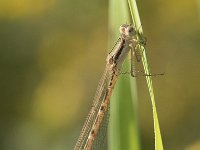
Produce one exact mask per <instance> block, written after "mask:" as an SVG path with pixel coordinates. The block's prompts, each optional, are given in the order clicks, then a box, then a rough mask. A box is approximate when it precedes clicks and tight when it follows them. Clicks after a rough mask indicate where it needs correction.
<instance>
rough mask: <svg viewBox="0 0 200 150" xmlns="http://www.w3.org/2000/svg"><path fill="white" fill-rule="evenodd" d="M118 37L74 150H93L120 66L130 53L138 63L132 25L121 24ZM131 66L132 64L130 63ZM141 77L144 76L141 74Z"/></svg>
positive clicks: (138, 54) (135, 34)
mask: <svg viewBox="0 0 200 150" xmlns="http://www.w3.org/2000/svg"><path fill="white" fill-rule="evenodd" d="M119 30H120V37H119V39H118V41H117V42H116V44H115V45H114V47H113V49H112V51H111V52H110V53H109V54H108V56H107V59H106V68H105V70H104V73H103V76H102V78H101V80H100V82H99V85H98V88H97V91H96V94H95V97H94V101H93V104H92V108H91V110H90V112H89V114H88V117H87V119H86V121H85V124H84V126H83V128H82V131H81V134H80V136H79V138H78V141H77V143H76V145H75V148H74V150H82V149H84V150H90V149H94V147H93V145H94V142H95V140H96V138H97V136H98V134H99V130H100V128H101V126H102V122H103V119H105V114H106V113H107V111H108V108H109V102H110V98H111V95H112V91H113V88H114V86H115V83H116V81H117V78H118V76H119V75H120V73H121V72H120V70H121V67H122V64H123V62H124V60H125V58H126V57H127V55H128V53H129V52H130V51H131V56H132V57H131V59H132V60H134V58H136V59H135V60H136V61H137V62H140V59H141V55H140V52H139V51H138V49H137V47H138V44H140V43H139V42H138V40H137V32H136V30H135V28H134V27H133V26H132V25H128V24H123V25H121V26H120V29H119ZM131 64H132V63H131ZM137 72H138V71H137V70H136V69H135V67H134V66H132V67H131V75H132V76H137ZM143 75H145V74H144V73H143Z"/></svg>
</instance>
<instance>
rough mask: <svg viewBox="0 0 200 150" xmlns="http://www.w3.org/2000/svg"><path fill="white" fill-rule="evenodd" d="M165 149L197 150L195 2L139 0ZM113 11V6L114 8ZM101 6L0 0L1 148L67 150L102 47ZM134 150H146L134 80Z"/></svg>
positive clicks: (143, 103) (148, 140)
mask: <svg viewBox="0 0 200 150" xmlns="http://www.w3.org/2000/svg"><path fill="white" fill-rule="evenodd" d="M138 9H139V12H140V17H141V21H142V25H143V29H144V34H145V36H146V37H147V50H148V51H147V57H148V59H149V62H150V66H151V71H152V72H153V73H161V72H165V75H164V76H162V77H154V78H153V81H154V88H155V95H156V104H157V111H158V117H159V121H160V127H161V132H162V137H163V144H164V147H165V149H167V150H181V149H186V150H199V149H200V117H199V115H200V108H199V107H200V88H199V87H200V86H199V85H200V84H199V83H200V58H199V56H200V50H199V47H200V27H199V26H200V24H199V23H200V16H199V15H200V1H199V0H191V1H188V0H177V1H174V0H168V1H164V0H152V1H141V0H140V1H139V0H138ZM116 11H117V10H116ZM108 34H109V31H108V2H107V1H106V0H103V1H102V0H97V1H94V0H87V1H81V0H74V1H69V0H34V1H33V0H9V1H8V0H0V69H1V72H0V95H1V100H0V117H1V118H0V121H1V122H0V149H1V150H66V149H67V150H68V149H69V150H71V149H72V148H73V146H74V144H75V142H76V140H77V137H78V135H79V133H80V130H81V127H82V125H83V122H84V120H85V118H86V115H87V113H88V111H89V108H90V106H91V101H92V99H93V96H94V93H95V90H96V87H97V84H98V81H99V79H100V76H101V74H102V72H103V69H104V66H105V58H106V53H107V50H108V47H107V44H108V42H107V41H108ZM137 80H138V92H139V108H138V110H139V127H140V134H141V145H142V149H146V150H151V149H154V135H153V120H152V109H151V103H150V98H149V94H148V89H147V85H146V80H145V78H144V77H138V78H137Z"/></svg>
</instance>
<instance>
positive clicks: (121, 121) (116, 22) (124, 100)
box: [108, 0, 140, 150]
mask: <svg viewBox="0 0 200 150" xmlns="http://www.w3.org/2000/svg"><path fill="white" fill-rule="evenodd" d="M109 6H110V7H109V14H110V16H109V29H110V30H109V31H110V32H111V35H112V37H111V39H110V43H109V44H110V45H113V44H114V41H116V40H117V39H118V37H119V26H120V25H121V24H124V23H130V21H129V20H130V15H129V8H128V3H127V1H124V0H123V1H122V0H110V5H109ZM110 47H111V46H110ZM123 68H124V70H126V71H127V70H130V61H129V60H126V62H125V63H124V65H123ZM136 108H137V94H136V82H135V79H134V78H130V75H122V76H119V79H118V82H117V84H116V87H115V89H114V93H113V96H112V98H111V108H110V109H111V110H110V113H111V115H110V122H109V138H108V139H109V140H108V141H109V143H108V144H109V149H110V150H122V149H126V150H139V149H140V144H139V143H140V142H139V134H138V132H139V131H138V126H137V122H138V121H137V114H136V112H137V111H136Z"/></svg>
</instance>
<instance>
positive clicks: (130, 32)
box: [119, 24, 136, 38]
mask: <svg viewBox="0 0 200 150" xmlns="http://www.w3.org/2000/svg"><path fill="white" fill-rule="evenodd" d="M119 31H120V33H121V35H122V36H123V37H129V38H131V37H133V36H135V35H136V31H135V28H134V27H133V26H132V25H128V24H123V25H121V26H120V28H119Z"/></svg>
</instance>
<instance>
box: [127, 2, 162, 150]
mask: <svg viewBox="0 0 200 150" xmlns="http://www.w3.org/2000/svg"><path fill="white" fill-rule="evenodd" d="M128 3H129V8H130V12H131V16H132V20H133V23H134V25H135V27H136V28H137V29H139V31H138V32H139V35H143V31H142V27H141V22H140V17H139V13H138V9H137V4H136V1H135V0H128ZM139 38H140V37H139ZM140 51H141V52H143V56H142V63H143V66H144V71H145V73H146V74H150V69H149V66H148V62H147V57H146V53H145V51H146V50H145V48H144V47H143V46H140ZM146 80H147V85H148V89H149V94H150V97H151V103H152V108H153V121H154V133H155V149H156V150H163V144H162V137H161V133H160V127H159V121H158V116H157V111H156V105H155V98H154V92H153V84H152V78H151V76H146Z"/></svg>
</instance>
